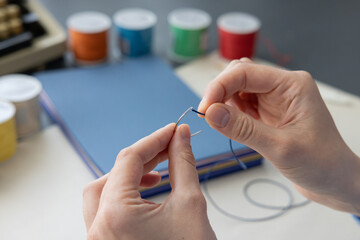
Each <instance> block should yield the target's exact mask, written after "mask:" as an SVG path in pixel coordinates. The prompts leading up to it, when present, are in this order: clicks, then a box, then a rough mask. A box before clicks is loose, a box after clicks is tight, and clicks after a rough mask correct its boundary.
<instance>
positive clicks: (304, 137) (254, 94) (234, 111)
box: [198, 58, 360, 215]
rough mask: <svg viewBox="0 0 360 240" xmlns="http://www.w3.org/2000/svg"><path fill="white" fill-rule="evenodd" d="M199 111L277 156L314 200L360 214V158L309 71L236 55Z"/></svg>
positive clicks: (227, 133)
mask: <svg viewBox="0 0 360 240" xmlns="http://www.w3.org/2000/svg"><path fill="white" fill-rule="evenodd" d="M198 111H200V112H203V113H205V119H206V121H207V122H208V124H209V125H210V126H211V127H212V128H214V129H216V130H217V131H219V132H220V133H222V134H223V135H225V136H227V137H229V138H231V139H233V140H235V141H238V142H241V143H243V144H245V145H247V146H249V147H251V148H253V149H254V150H256V151H258V152H259V153H260V154H262V155H263V156H264V157H265V158H266V159H268V160H269V161H271V163H272V164H273V165H274V166H275V167H276V168H277V169H279V170H280V172H281V173H282V174H283V175H285V176H286V177H287V178H288V179H290V180H291V181H292V182H293V183H294V184H295V186H296V188H297V189H298V190H299V191H300V192H301V193H302V194H303V195H304V196H305V197H307V198H308V199H310V200H313V201H316V202H318V203H321V204H324V205H327V206H329V207H331V208H334V209H337V210H341V211H346V212H350V213H354V214H357V215H359V214H360V186H359V185H360V181H359V179H358V178H359V176H360V174H359V173H360V160H359V158H358V157H357V156H356V155H355V154H354V153H353V152H352V151H351V150H350V149H349V147H348V146H347V145H346V143H345V142H344V140H343V139H342V137H341V136H340V134H339V132H338V130H337V128H336V126H335V124H334V121H333V119H332V117H331V115H330V113H329V111H328V109H327V107H326V105H325V103H324V101H323V100H322V98H321V96H320V93H319V90H318V88H317V86H316V83H315V82H314V80H313V78H312V77H311V75H310V74H309V73H307V72H304V71H287V70H283V69H277V68H273V67H269V66H262V65H258V64H255V63H253V62H252V61H251V60H249V59H247V58H243V59H240V60H234V61H232V62H231V63H230V64H229V65H228V66H227V68H226V69H225V70H224V71H223V72H222V73H220V74H219V75H218V76H217V77H216V78H215V79H214V80H213V81H212V82H211V83H209V85H208V86H207V88H206V90H205V93H204V97H203V99H202V101H201V102H200V105H199V107H198ZM200 117H201V116H200Z"/></svg>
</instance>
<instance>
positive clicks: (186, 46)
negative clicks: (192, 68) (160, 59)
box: [168, 8, 211, 62]
mask: <svg viewBox="0 0 360 240" xmlns="http://www.w3.org/2000/svg"><path fill="white" fill-rule="evenodd" d="M168 22H169V25H170V31H171V37H172V43H171V48H170V52H169V55H170V58H171V59H172V60H175V61H178V62H185V61H187V60H191V59H193V58H196V57H199V56H201V55H203V54H204V53H205V52H206V51H207V49H208V30H209V26H210V24H211V17H210V15H209V14H208V13H206V12H204V11H202V10H199V9H194V8H182V9H176V10H174V11H172V12H171V13H170V14H169V16H168Z"/></svg>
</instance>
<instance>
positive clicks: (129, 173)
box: [104, 123, 175, 199]
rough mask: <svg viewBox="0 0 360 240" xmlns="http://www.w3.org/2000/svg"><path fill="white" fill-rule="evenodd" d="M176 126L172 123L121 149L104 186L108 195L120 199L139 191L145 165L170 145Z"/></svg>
mask: <svg viewBox="0 0 360 240" xmlns="http://www.w3.org/2000/svg"><path fill="white" fill-rule="evenodd" d="M174 128H175V123H171V124H169V125H167V126H165V127H164V128H161V129H159V130H157V131H156V132H154V133H152V134H151V135H149V136H147V137H144V138H142V139H141V140H139V141H138V142H136V143H135V144H133V145H131V146H130V147H128V148H125V149H123V150H122V151H120V153H119V155H118V157H117V159H116V162H115V165H114V167H113V168H112V170H111V172H110V175H109V178H108V181H107V183H106V185H105V187H104V193H105V194H106V195H108V196H107V197H109V196H111V197H110V198H117V199H119V198H124V197H127V196H129V195H128V193H129V194H131V196H133V195H132V194H133V193H138V187H139V184H140V181H141V178H142V176H143V169H144V165H145V164H146V163H148V162H149V161H150V160H151V159H153V158H154V157H155V156H156V155H157V154H158V153H160V152H162V151H164V150H165V149H166V148H167V147H168V145H169V143H170V140H171V138H172V136H173V133H174ZM137 195H138V196H139V194H137Z"/></svg>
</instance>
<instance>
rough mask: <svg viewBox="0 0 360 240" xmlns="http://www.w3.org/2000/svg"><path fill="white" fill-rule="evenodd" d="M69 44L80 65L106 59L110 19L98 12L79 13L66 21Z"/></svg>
mask: <svg viewBox="0 0 360 240" xmlns="http://www.w3.org/2000/svg"><path fill="white" fill-rule="evenodd" d="M67 26H68V31H69V44H70V48H71V50H72V52H73V54H74V57H75V60H76V61H77V62H78V63H80V64H96V63H99V62H103V61H105V60H106V59H107V52H108V32H109V29H110V27H111V20H110V18H109V17H108V16H107V15H105V14H103V13H100V12H79V13H76V14H73V15H71V16H70V17H69V18H68V20H67Z"/></svg>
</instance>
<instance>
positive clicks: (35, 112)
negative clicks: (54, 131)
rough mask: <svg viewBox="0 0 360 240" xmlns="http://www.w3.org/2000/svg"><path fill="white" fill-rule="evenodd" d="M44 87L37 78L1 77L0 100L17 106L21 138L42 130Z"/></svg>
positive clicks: (24, 76) (20, 76)
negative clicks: (40, 98) (41, 114)
mask: <svg viewBox="0 0 360 240" xmlns="http://www.w3.org/2000/svg"><path fill="white" fill-rule="evenodd" d="M41 91H42V86H41V83H40V82H39V80H37V79H36V78H35V77H32V76H29V75H24V74H10V75H6V76H3V77H0V98H3V99H5V100H8V101H10V102H12V103H13V104H14V105H15V106H16V115H15V118H16V128H17V135H18V137H19V138H22V137H26V136H29V135H31V134H33V133H36V132H38V131H39V130H40V129H41V122H40V112H41V107H40V103H39V95H40V92H41Z"/></svg>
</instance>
